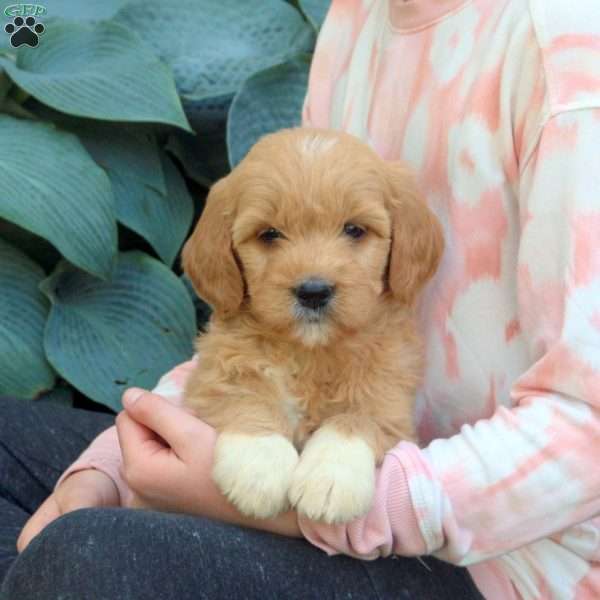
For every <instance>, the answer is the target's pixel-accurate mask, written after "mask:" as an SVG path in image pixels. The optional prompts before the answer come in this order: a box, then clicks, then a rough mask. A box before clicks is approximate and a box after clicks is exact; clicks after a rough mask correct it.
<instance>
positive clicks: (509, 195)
mask: <svg viewBox="0 0 600 600" xmlns="http://www.w3.org/2000/svg"><path fill="white" fill-rule="evenodd" d="M303 120H304V123H305V124H306V125H310V126H313V127H323V128H335V129H342V130H345V131H348V132H350V133H353V134H355V135H357V136H358V137H360V138H361V139H363V140H365V141H366V142H368V143H369V144H370V145H371V146H372V147H373V148H374V149H375V150H376V151H377V152H378V153H379V154H380V155H381V156H382V157H383V158H385V159H389V160H398V159H400V160H404V161H406V162H408V163H409V164H411V165H412V166H413V167H414V169H415V170H416V172H417V174H418V177H419V182H420V185H421V188H422V190H423V191H424V193H425V196H426V198H427V199H428V202H429V204H430V206H431V208H432V209H433V211H434V212H435V213H436V214H437V216H438V217H439V219H440V221H441V222H442V224H443V226H444V229H445V237H446V244H447V245H446V252H445V256H444V259H443V262H442V265H441V268H440V270H439V272H438V274H437V275H436V277H435V278H434V280H433V281H432V282H431V284H430V285H429V286H428V288H427V289H426V291H425V293H424V294H423V297H422V301H421V305H420V318H421V329H422V332H423V335H424V336H425V339H426V348H427V361H426V363H427V367H426V374H425V379H424V383H423V386H422V388H421V390H420V392H419V395H418V399H417V420H418V424H419V427H418V430H419V434H420V439H421V447H417V446H416V445H414V444H410V443H405V442H404V443H400V444H399V445H398V446H397V447H395V448H394V449H393V450H391V451H390V452H389V453H388V454H387V455H386V457H385V460H384V463H383V465H382V467H381V469H380V471H379V474H378V478H377V494H376V499H375V503H374V506H373V508H372V510H371V512H370V513H369V514H368V515H367V516H366V517H364V518H362V519H359V520H357V521H355V522H353V523H351V524H349V525H345V526H341V525H340V526H327V525H323V524H316V523H313V522H310V521H308V520H306V519H302V518H301V519H300V525H301V528H302V530H303V533H304V535H305V536H306V538H307V539H309V540H310V541H311V542H312V543H314V544H316V545H317V546H320V547H321V548H323V549H324V550H326V551H327V552H329V553H335V552H343V553H347V554H351V555H354V556H360V557H363V558H374V557H377V556H386V555H389V554H399V555H425V554H432V555H434V556H436V557H438V558H441V559H443V560H446V561H450V562H452V563H455V564H457V565H467V566H468V567H469V570H470V572H471V574H472V576H473V578H474V579H475V581H476V583H477V585H478V587H479V588H480V590H481V591H482V593H483V594H484V596H485V597H486V598H489V599H491V600H510V599H517V598H521V599H527V600H529V599H531V600H533V599H536V600H549V599H560V600H563V599H564V600H567V599H576V600H584V599H586V600H588V599H592V598H594V599H596V598H600V517H598V516H597V515H600V467H599V465H598V463H599V461H600V0H576V1H573V2H565V1H564V0H333V3H332V6H331V8H330V11H329V13H328V16H327V18H326V21H325V23H324V25H323V28H322V30H321V33H320V36H319V40H318V43H317V48H316V52H315V55H314V59H313V63H312V68H311V74H310V82H309V90H308V95H307V97H306V102H305V107H304V119H303ZM189 369H190V363H185V364H184V365H181V366H180V367H178V368H177V369H175V370H174V371H172V372H171V373H170V374H167V375H166V376H165V377H164V378H163V379H162V380H161V383H160V384H159V386H158V387H157V388H156V391H157V392H158V393H162V394H163V395H165V396H167V397H169V398H171V399H173V400H174V401H179V400H180V397H181V390H182V387H183V382H184V380H185V377H186V376H187V374H188V373H189ZM119 463H120V452H119V449H118V442H117V439H116V435H115V433H114V429H113V430H108V431H107V432H105V433H104V434H102V435H101V436H100V438H98V440H97V441H96V442H95V443H94V444H93V445H92V446H91V447H90V449H88V450H87V451H86V452H85V453H84V454H83V455H82V457H81V458H80V459H79V460H78V462H77V463H75V464H74V465H73V466H72V467H71V468H70V469H69V471H68V472H72V471H73V470H76V469H81V468H85V467H89V466H93V467H96V468H99V469H102V470H104V471H105V472H107V473H108V474H109V475H111V476H112V477H113V478H114V479H115V480H116V481H117V484H118V486H119V489H120V491H121V495H122V499H123V503H124V504H126V503H127V497H128V490H127V488H126V485H125V484H124V482H123V481H122V480H121V479H120V477H119V474H118V466H119Z"/></svg>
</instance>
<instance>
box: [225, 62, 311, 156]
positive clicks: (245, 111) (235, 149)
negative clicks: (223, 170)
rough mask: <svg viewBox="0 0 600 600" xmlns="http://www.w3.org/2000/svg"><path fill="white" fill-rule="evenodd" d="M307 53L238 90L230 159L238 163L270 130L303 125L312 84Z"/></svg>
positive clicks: (230, 124) (230, 126)
mask: <svg viewBox="0 0 600 600" xmlns="http://www.w3.org/2000/svg"><path fill="white" fill-rule="evenodd" d="M309 68H310V58H309V57H308V56H306V55H303V56H300V57H297V58H296V59H294V60H292V61H290V62H288V63H286V64H284V65H277V66H275V67H271V68H270V69H266V70H264V71H262V72H260V73H257V74H256V75H254V76H253V77H250V79H248V80H247V81H246V82H245V83H244V85H243V86H242V88H241V89H240V91H239V92H238V93H237V95H236V97H235V99H234V100H233V103H232V105H231V109H230V111H229V120H228V122H227V148H228V152H229V162H230V164H231V166H232V167H234V166H235V165H237V164H238V163H239V162H240V160H242V158H244V156H245V155H246V153H247V152H248V150H250V148H251V147H252V146H253V145H254V144H255V143H256V142H257V141H258V140H259V138H261V137H262V136H263V135H265V134H267V133H271V132H273V131H278V130H279V129H284V128H286V127H294V126H297V125H300V123H301V121H302V104H303V102H304V96H305V95H306V87H307V85H308V71H309Z"/></svg>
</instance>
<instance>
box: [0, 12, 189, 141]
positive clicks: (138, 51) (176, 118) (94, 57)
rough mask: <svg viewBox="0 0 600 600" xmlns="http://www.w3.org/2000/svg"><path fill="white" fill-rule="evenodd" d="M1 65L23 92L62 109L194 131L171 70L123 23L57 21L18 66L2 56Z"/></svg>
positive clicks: (24, 51) (21, 53)
mask: <svg viewBox="0 0 600 600" xmlns="http://www.w3.org/2000/svg"><path fill="white" fill-rule="evenodd" d="M0 66H3V67H4V68H5V69H6V72H7V74H8V75H9V76H10V78H11V79H12V80H13V81H14V82H15V83H17V84H18V85H19V86H20V87H21V88H23V89H24V90H25V91H27V92H28V93H29V94H31V95H32V96H34V97H35V98H37V99H38V100H40V101H41V102H43V103H44V104H47V105H48V106H51V107H52V108H55V109H57V110H60V111H63V112H66V113H69V114H72V115H76V116H79V117H91V118H93V119H103V120H110V121H135V122H156V123H167V124H170V125H175V126H177V127H181V128H182V129H189V124H188V122H187V120H186V118H185V115H184V114H183V110H182V108H181V104H180V102H179V98H178V97H177V92H176V90H175V85H174V83H173V78H172V75H171V72H170V70H169V68H168V67H167V66H166V65H165V64H164V63H162V62H161V61H160V60H159V59H158V58H157V57H156V56H155V55H154V54H153V53H152V52H151V50H150V49H149V48H148V47H147V46H146V45H145V44H144V43H143V42H142V41H141V40H140V39H139V37H138V36H137V35H136V34H135V33H133V32H132V31H130V30H129V29H128V28H126V27H122V26H120V25H118V24H117V23H113V22H101V23H98V24H96V25H90V24H81V23H62V22H58V21H57V22H54V23H51V24H50V25H49V26H48V27H47V29H46V32H45V33H44V37H43V43H40V44H39V46H38V47H37V48H29V47H27V46H21V48H19V51H18V53H17V63H16V65H15V64H14V63H13V62H12V61H10V60H8V59H6V58H0Z"/></svg>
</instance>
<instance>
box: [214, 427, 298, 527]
mask: <svg viewBox="0 0 600 600" xmlns="http://www.w3.org/2000/svg"><path fill="white" fill-rule="evenodd" d="M297 463H298V452H297V451H296V448H295V447H294V446H293V444H292V443H291V441H290V440H289V438H288V437H286V436H284V435H282V434H281V433H279V432H276V431H275V430H268V429H262V428H260V429H258V430H257V428H256V427H253V425H252V422H251V421H249V422H246V423H244V424H243V425H242V424H240V426H239V427H237V428H236V427H228V428H227V429H225V430H224V431H222V432H221V434H220V435H219V437H218V439H217V445H216V448H215V464H214V468H213V479H214V481H215V483H216V484H217V485H218V487H219V489H220V490H221V491H222V492H223V494H225V496H227V498H228V499H229V500H230V501H231V502H232V503H233V504H235V506H236V507H237V508H238V510H240V511H241V512H243V513H244V514H246V515H249V516H252V517H257V518H263V519H264V518H268V517H273V516H275V515H277V514H278V513H280V512H282V511H283V510H286V509H287V508H288V507H289V504H288V490H289V487H290V484H291V481H292V474H293V472H294V469H295V467H296V465H297Z"/></svg>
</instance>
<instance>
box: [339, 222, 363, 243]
mask: <svg viewBox="0 0 600 600" xmlns="http://www.w3.org/2000/svg"><path fill="white" fill-rule="evenodd" d="M344 233H345V234H346V235H347V236H349V237H351V238H353V239H355V240H358V239H359V238H361V237H363V235H365V233H367V232H366V231H365V230H364V229H363V228H362V227H359V226H358V225H355V224H354V223H346V224H345V225H344Z"/></svg>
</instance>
